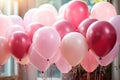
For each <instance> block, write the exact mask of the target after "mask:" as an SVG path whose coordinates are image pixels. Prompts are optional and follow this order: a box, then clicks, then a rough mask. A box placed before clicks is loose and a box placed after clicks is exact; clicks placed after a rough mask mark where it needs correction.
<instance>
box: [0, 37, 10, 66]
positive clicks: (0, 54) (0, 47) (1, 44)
mask: <svg viewBox="0 0 120 80" xmlns="http://www.w3.org/2000/svg"><path fill="white" fill-rule="evenodd" d="M10 56H11V54H10V51H9V47H8V43H7V40H6V39H5V38H4V37H0V66H2V65H4V64H5V63H6V62H7V60H8V59H9V58H10Z"/></svg>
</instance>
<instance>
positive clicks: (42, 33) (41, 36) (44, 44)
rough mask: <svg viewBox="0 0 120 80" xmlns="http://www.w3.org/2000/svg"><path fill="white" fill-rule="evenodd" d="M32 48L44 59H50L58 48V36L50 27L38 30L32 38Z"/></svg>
mask: <svg viewBox="0 0 120 80" xmlns="http://www.w3.org/2000/svg"><path fill="white" fill-rule="evenodd" d="M33 46H34V47H35V49H36V50H37V51H38V52H39V54H40V55H41V56H43V57H44V58H46V59H50V58H52V57H53V56H54V55H55V54H56V53H55V52H56V51H57V49H58V47H59V46H60V36H59V34H58V32H57V31H56V30H55V29H53V28H51V27H43V28H40V29H38V30H37V31H36V32H35V34H34V36H33Z"/></svg>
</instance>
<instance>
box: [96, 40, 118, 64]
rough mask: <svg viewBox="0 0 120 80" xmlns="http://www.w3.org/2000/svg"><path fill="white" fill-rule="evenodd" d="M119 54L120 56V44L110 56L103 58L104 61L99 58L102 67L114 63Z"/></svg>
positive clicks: (116, 45)
mask: <svg viewBox="0 0 120 80" xmlns="http://www.w3.org/2000/svg"><path fill="white" fill-rule="evenodd" d="M118 54H119V43H118V42H116V44H115V46H114V48H113V49H112V50H111V51H110V52H109V54H108V55H106V56H104V57H102V60H99V57H98V58H97V59H98V60H99V64H100V65H102V66H107V65H109V64H110V63H112V62H113V60H114V59H115V58H116V57H117V56H118Z"/></svg>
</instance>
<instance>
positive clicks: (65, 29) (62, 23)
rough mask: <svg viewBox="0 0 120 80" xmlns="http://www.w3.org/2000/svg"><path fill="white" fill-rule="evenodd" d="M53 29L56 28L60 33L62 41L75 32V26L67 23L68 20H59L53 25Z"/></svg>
mask: <svg viewBox="0 0 120 80" xmlns="http://www.w3.org/2000/svg"><path fill="white" fill-rule="evenodd" d="M53 27H55V29H56V30H57V31H58V33H59V34H60V37H61V39H62V38H63V37H64V36H65V35H66V34H67V33H70V32H74V31H75V26H74V25H73V24H72V23H71V22H69V21H67V20H64V19H62V20H59V21H57V22H55V23H54V24H53Z"/></svg>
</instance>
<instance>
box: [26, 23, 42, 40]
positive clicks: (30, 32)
mask: <svg viewBox="0 0 120 80" xmlns="http://www.w3.org/2000/svg"><path fill="white" fill-rule="evenodd" d="M41 27H43V25H42V24H40V23H39V22H32V23H31V24H29V25H28V26H27V27H26V33H27V35H28V37H29V38H30V40H31V41H32V38H33V35H34V33H35V32H36V31H37V30H38V29H39V28H41Z"/></svg>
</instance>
